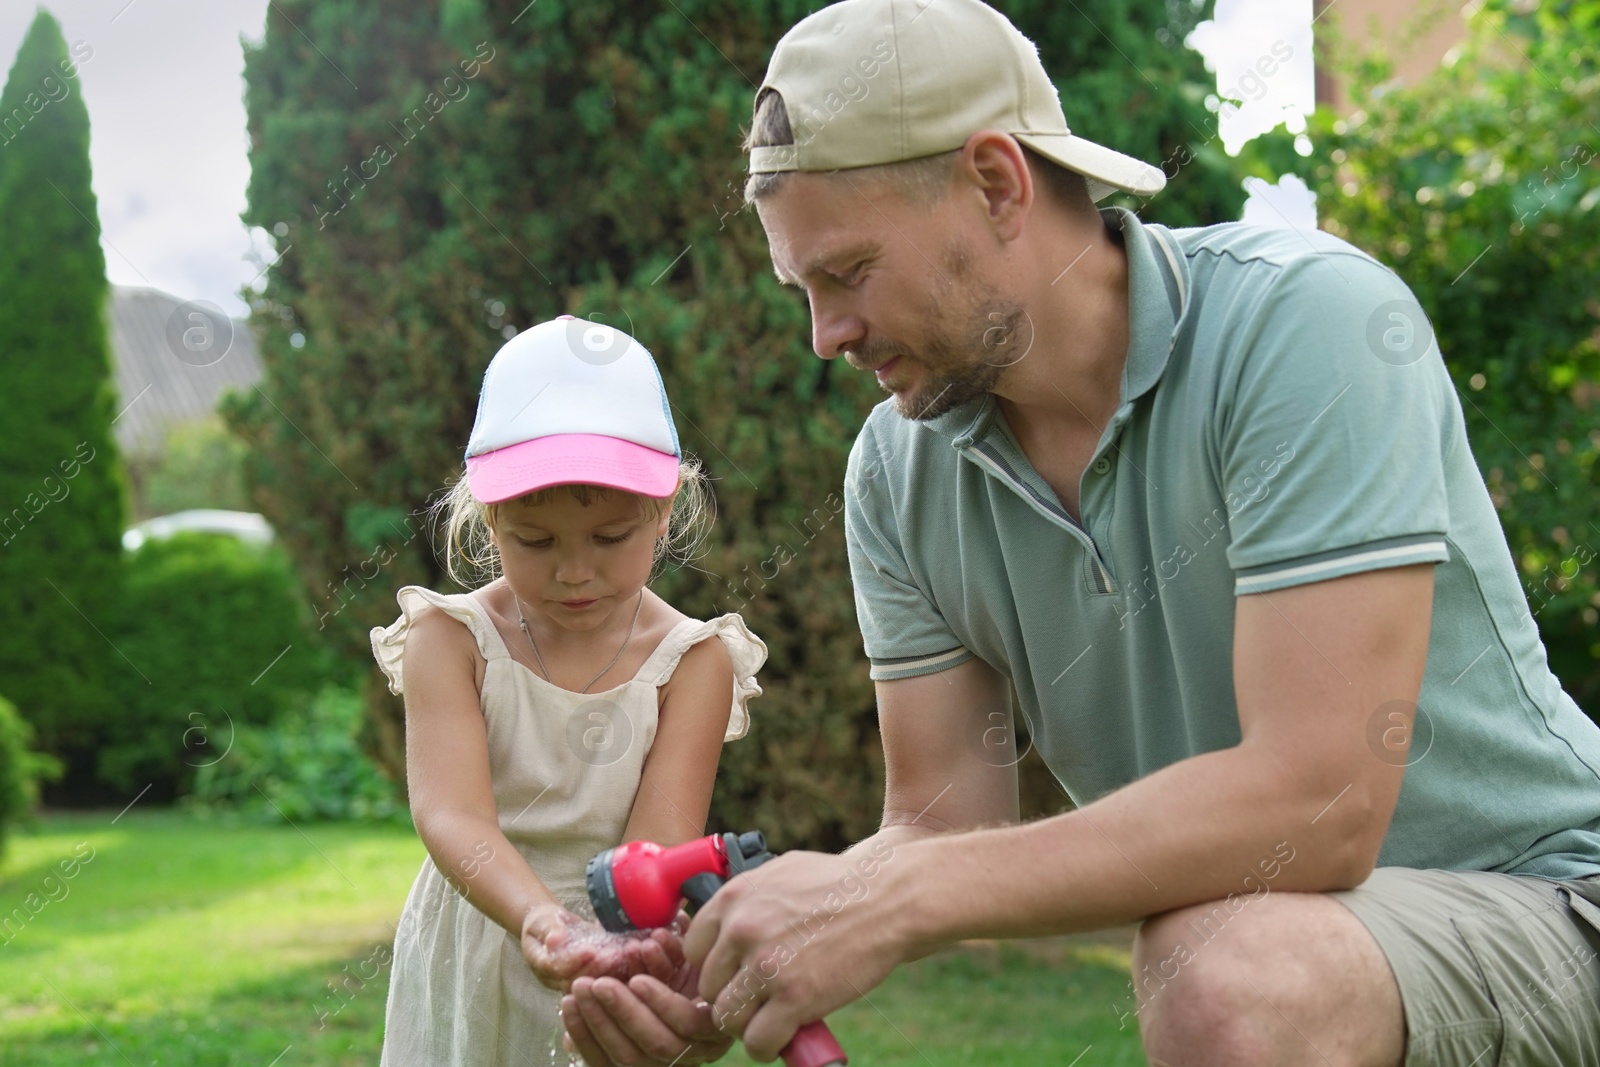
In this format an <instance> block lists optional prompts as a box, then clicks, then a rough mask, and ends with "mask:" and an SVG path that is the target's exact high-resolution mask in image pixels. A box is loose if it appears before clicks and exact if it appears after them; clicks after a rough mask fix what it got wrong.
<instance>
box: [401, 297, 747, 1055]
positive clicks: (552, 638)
mask: <svg viewBox="0 0 1600 1067" xmlns="http://www.w3.org/2000/svg"><path fill="white" fill-rule="evenodd" d="M706 502H707V496H706V492H705V488H704V480H703V476H702V475H701V474H700V472H699V469H698V467H697V466H696V465H695V464H694V463H693V461H692V460H689V461H685V460H684V459H683V457H682V453H681V451H680V449H679V446H678V436H677V430H676V428H675V427H674V426H673V423H672V416H671V414H670V408H669V406H668V403H667V398H666V393H665V391H664V389H663V388H662V385H661V378H660V375H659V374H658V373H657V371H656V366H655V363H654V361H653V360H652V359H651V357H650V354H649V353H648V352H646V351H645V349H644V348H643V347H642V346H641V345H640V344H639V343H638V342H637V341H635V340H634V339H633V338H631V337H629V336H628V335H627V334H624V333H622V332H620V331H618V330H614V329H612V328H610V327H607V326H602V325H597V324H595V323H591V322H585V321H583V320H580V319H573V318H572V317H571V316H563V317H562V318H561V319H557V320H555V321H552V322H546V323H542V324H540V325H538V326H535V327H533V328H532V329H529V330H527V331H525V332H524V333H521V334H518V335H517V336H516V337H515V338H514V339H512V340H511V341H510V342H509V343H507V344H506V345H505V346H504V347H503V348H501V350H500V351H499V353H498V354H496V356H495V357H494V360H493V362H491V363H490V365H489V368H488V370H487V372H486V373H485V374H484V379H483V391H482V393H481V394H480V397H479V400H478V414H477V420H476V422H475V423H474V425H473V430H472V438H471V441H470V442H469V443H468V445H467V461H466V474H465V476H464V477H463V478H461V479H460V480H458V481H457V482H456V483H455V485H454V487H453V488H452V490H451V492H450V495H449V497H448V499H447V500H444V501H441V504H440V506H441V507H442V508H447V509H448V521H447V523H446V528H447V530H448V536H447V538H446V548H447V553H448V559H447V566H448V567H449V569H450V573H451V576H452V577H453V578H455V579H456V580H457V582H458V583H459V584H460V585H462V586H470V585H471V584H472V581H471V579H470V578H469V577H467V576H466V575H464V574H463V573H462V571H463V566H462V565H463V564H466V565H468V567H469V568H470V567H476V568H478V569H479V570H480V573H481V572H482V571H483V570H485V569H487V571H488V573H490V574H494V573H496V572H498V574H499V576H498V577H496V578H495V579H494V580H493V581H490V582H489V583H488V584H486V585H484V586H482V587H481V588H478V589H475V590H474V591H472V592H470V593H463V594H441V593H435V592H433V591H431V590H428V589H423V588H420V587H418V586H406V587H405V588H403V589H401V590H400V592H399V595H398V600H399V603H400V609H401V612H402V614H401V616H400V618H399V619H397V620H396V621H395V622H394V624H393V625H391V626H389V627H388V628H387V629H381V628H375V629H374V630H373V631H372V649H373V654H374V655H375V656H376V657H377V660H378V664H379V666H380V667H382V668H383V671H384V673H385V674H386V675H387V676H388V678H389V685H390V689H391V690H392V691H393V692H395V693H403V694H404V696H405V704H406V777H407V782H408V785H409V787H410V794H411V811H412V816H413V819H414V821H415V823H416V827H417V832H418V834H419V836H421V838H422V841H423V844H425V845H426V846H427V849H428V856H429V858H428V859H427V860H425V861H424V862H423V865H422V872H421V873H420V874H419V875H418V876H417V880H416V883H415V884H414V885H413V886H412V888H411V893H410V895H409V896H408V897H407V899H406V905H405V911H404V913H403V914H402V915H401V919H400V924H399V926H398V928H397V930H396V935H395V946H394V963H393V971H392V974H391V976H390V987H389V1003H388V1011H387V1019H386V1025H385V1034H384V1043H383V1060H382V1063H383V1065H384V1067H451V1065H454V1067H498V1065H512V1064H517V1065H521V1064H538V1065H539V1067H546V1065H548V1064H549V1063H550V1062H551V1061H552V1058H553V1057H554V1055H555V1052H554V1050H555V1049H556V1048H559V1046H560V1035H561V1023H560V1018H559V1003H560V994H559V992H557V990H560V989H563V988H565V987H566V986H567V985H569V984H570V982H571V980H572V979H573V978H575V977H578V976H579V975H586V974H587V975H598V974H613V975H617V976H620V977H626V976H627V975H629V974H633V973H639V972H641V971H649V972H651V973H656V974H657V976H658V977H668V976H670V973H671V970H672V968H673V967H674V966H675V965H676V964H678V963H681V959H682V958H681V954H678V953H677V950H676V944H675V939H674V938H673V937H672V936H671V935H667V934H663V933H657V934H655V935H653V936H652V937H651V938H648V939H646V938H634V939H629V938H623V937H615V936H612V935H606V934H604V933H603V932H602V931H601V930H600V928H599V926H598V925H597V924H594V923H592V922H585V921H584V920H582V919H580V917H579V916H580V915H590V914H592V912H591V911H590V910H589V907H588V901H587V898H586V894H585V889H584V867H585V864H586V863H587V862H588V860H589V858H590V857H591V856H593V855H594V854H595V853H596V852H599V851H600V850H601V849H604V848H609V847H611V846H614V845H617V844H619V843H621V842H623V841H630V840H637V839H648V840H653V841H659V842H662V843H663V844H675V843H679V842H682V841H687V840H689V839H691V838H694V837H698V836H700V835H701V834H703V833H705V819H706V811H707V808H708V806H709V805H710V802H711V785H712V778H713V776H714V775H715V773H716V767H717V758H718V756H719V754H720V752H721V747H722V744H723V742H724V741H728V740H732V739H734V738H737V737H741V736H743V735H744V732H745V730H746V728H747V725H748V716H747V712H746V705H747V704H748V703H749V701H750V699H751V698H752V697H754V696H757V695H759V694H760V692H761V689H760V687H759V686H758V685H757V684H756V680H755V675H756V671H757V670H758V669H759V668H760V666H761V665H762V663H763V662H764V661H765V659H766V654H767V650H766V646H765V645H764V644H763V643H762V642H761V640H760V639H759V638H757V637H756V636H755V635H754V634H752V633H751V632H750V630H749V629H748V628H746V626H745V624H744V620H743V619H741V618H740V617H739V616H738V615H736V614H728V615H723V616H721V617H720V618H716V619H712V620H710V621H709V622H701V621H699V620H698V619H690V618H686V617H685V616H684V615H683V614H682V613H681V612H679V611H677V610H676V609H674V608H673V607H672V606H671V605H670V604H668V603H666V602H665V601H663V600H662V599H661V598H660V597H658V596H656V595H655V594H654V593H652V592H651V591H650V590H649V589H647V588H646V587H645V583H646V582H647V581H648V580H649V577H650V573H651V570H652V566H653V564H654V563H655V562H656V561H657V560H658V559H659V558H660V557H661V556H662V555H663V554H664V552H665V551H666V549H667V548H669V547H672V546H673V545H674V543H675V542H676V543H681V542H682V541H683V540H684V539H685V538H693V536H694V535H695V533H696V532H697V529H696V528H697V527H698V526H701V525H703V524H702V522H701V520H702V519H703V517H704V516H705V515H706V513H707V508H706ZM709 638H716V640H709Z"/></svg>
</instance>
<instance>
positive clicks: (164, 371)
mask: <svg viewBox="0 0 1600 1067" xmlns="http://www.w3.org/2000/svg"><path fill="white" fill-rule="evenodd" d="M110 303H111V308H110V328H111V353H112V362H113V364H114V368H115V374H116V384H117V393H118V395H119V397H120V399H119V400H118V403H117V410H118V411H119V412H121V414H120V415H119V416H118V417H117V420H116V423H115V426H114V427H113V428H114V429H115V431H116V436H117V444H118V446H119V447H120V448H121V449H122V451H123V453H124V454H134V453H139V452H149V451H154V450H157V449H159V448H160V447H161V443H162V441H163V440H164V439H165V438H166V435H167V431H168V430H170V429H171V428H172V427H173V426H175V425H177V424H179V423H184V422H189V421H191V420H194V419H199V418H204V417H205V416H207V415H209V414H211V412H213V411H214V410H215V409H216V406H217V400H218V398H219V397H220V396H221V395H222V391H223V390H224V389H227V388H229V387H232V388H240V389H245V388H249V386H251V385H252V384H254V383H255V382H257V381H259V380H260V379H261V361H260V359H259V358H258V357H257V355H256V345H255V338H254V337H252V336H251V334H250V329H249V327H248V325H247V324H246V323H245V322H244V321H243V320H241V319H227V318H220V317H217V316H216V315H215V314H212V315H211V316H210V317H205V316H201V317H196V315H198V314H199V313H200V311H201V309H200V308H199V307H198V306H185V303H184V301H183V300H181V299H179V298H178V297H176V296H173V295H172V294H170V293H164V292H162V291H161V290H160V289H147V288H145V287H143V286H133V285H113V286H112V287H111V302H110ZM210 306H211V307H212V308H213V309H214V307H215V306H214V305H210ZM229 334H231V336H229Z"/></svg>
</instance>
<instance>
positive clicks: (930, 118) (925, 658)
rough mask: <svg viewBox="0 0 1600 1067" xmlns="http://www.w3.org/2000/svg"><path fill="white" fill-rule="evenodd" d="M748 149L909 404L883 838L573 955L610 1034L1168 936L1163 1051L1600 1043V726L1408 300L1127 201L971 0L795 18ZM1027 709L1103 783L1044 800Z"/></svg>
mask: <svg viewBox="0 0 1600 1067" xmlns="http://www.w3.org/2000/svg"><path fill="white" fill-rule="evenodd" d="M750 140H751V147H750V163H751V168H750V169H751V174H752V176H751V179H750V183H749V185H748V187H747V196H748V197H749V198H751V199H753V200H754V202H755V204H756V208H757V211H758V213H759V215H760V217H761V221H762V225H763V226H764V228H765V229H766V232H767V236H768V239H769V243H770V246H771V252H772V260H773V265H774V267H775V269H776V270H777V273H778V276H779V278H780V279H782V280H784V281H786V282H788V283H791V284H796V285H798V286H800V287H802V288H803V289H804V291H805V292H806V295H807V296H808V298H809V300H810V304H811V314H812V321H813V339H812V340H813V346H814V347H815V349H816V351H817V354H818V355H819V356H821V357H822V358H824V359H832V358H836V357H838V356H841V355H842V356H844V357H845V358H846V359H847V360H848V361H849V362H850V364H851V365H852V366H855V367H858V368H860V369H863V370H869V371H872V372H873V373H875V374H876V376H877V378H878V380H879V382H880V383H881V384H882V386H883V387H884V389H885V390H886V391H888V392H889V393H890V394H891V397H890V399H889V400H887V401H885V403H883V404H881V405H879V406H878V408H877V409H875V410H874V411H873V413H872V415H871V416H870V417H869V418H868V420H867V422H866V425H865V426H864V428H863V429H862V432H861V434H860V436H859V438H858V439H857V441H856V444H855V447H854V449H853V450H852V452H851V456H850V463H849V469H848V473H847V478H846V490H847V493H846V497H847V509H846V518H847V535H848V538H849V547H850V554H851V565H852V570H853V576H854V582H855V588H856V599H857V614H858V617H859V621H860V625H861V628H862V633H863V637H864V640H865V645H866V651H867V654H868V655H869V657H870V658H871V660H872V674H873V677H874V678H875V679H876V680H877V695H878V707H879V716H880V721H881V725H882V733H883V742H884V751H885V757H886V761H887V797H886V801H885V811H884V819H883V828H882V829H881V830H880V832H879V833H878V834H877V835H875V836H874V837H873V838H871V839H869V840H868V841H866V842H863V843H861V844H859V845H857V846H856V847H855V848H853V849H851V850H850V851H849V852H847V853H846V854H844V855H843V856H824V855H819V854H812V853H797V854H791V855H788V856H785V857H783V858H782V859H780V860H778V861H776V862H774V863H772V864H770V865H768V866H766V867H764V868H762V869H761V870H759V871H758V872H753V874H752V875H751V876H749V877H742V878H739V879H736V880H735V881H734V882H732V883H731V884H730V885H729V886H728V888H727V889H725V890H724V891H723V892H722V893H720V894H719V895H718V896H717V897H716V898H715V899H714V900H713V901H712V902H711V904H710V905H708V906H707V907H706V908H705V909H704V910H703V911H702V912H701V913H700V915H699V916H698V917H697V918H696V919H695V922H694V924H693V926H692V927H691V929H690V931H689V933H688V935H687V938H686V942H685V949H686V952H687V954H688V957H689V959H690V960H692V961H694V962H695V963H696V964H698V967H699V970H698V973H697V974H696V973H695V972H693V971H686V972H684V973H685V976H686V977H685V981H683V982H681V983H680V988H679V989H678V990H677V991H674V990H672V989H669V988H668V986H666V985H664V984H662V983H659V982H656V981H655V980H654V979H651V978H647V977H641V978H636V979H633V980H632V983H631V985H629V986H624V985H623V984H622V983H620V982H616V981H614V980H608V979H602V980H599V981H596V982H590V981H588V980H582V981H580V982H578V983H576V984H575V987H574V992H573V995H572V996H571V997H570V998H568V1000H567V1001H566V1003H565V1005H564V1013H565V1016H566V1018H567V1021H568V1026H569V1030H570V1031H571V1032H572V1034H573V1037H574V1040H575V1043H576V1045H577V1047H578V1048H579V1049H580V1051H582V1052H583V1053H584V1055H585V1056H586V1058H588V1059H589V1060H590V1062H591V1063H598V1064H604V1063H613V1062H615V1063H633V1062H670V1061H671V1060H672V1059H673V1058H674V1057H675V1056H681V1057H682V1058H681V1059H679V1061H678V1062H701V1061H703V1060H705V1059H708V1058H713V1057H714V1056H716V1055H718V1054H720V1052H721V1051H722V1050H723V1048H724V1047H725V1046H726V1038H725V1036H723V1035H724V1033H725V1032H729V1033H734V1034H739V1035H741V1036H742V1038H743V1040H744V1042H745V1044H746V1046H747V1048H748V1049H749V1050H750V1052H751V1054H752V1055H753V1056H755V1057H756V1058H757V1059H767V1058H770V1057H771V1056H773V1055H774V1054H776V1053H777V1051H778V1050H779V1049H780V1048H781V1047H782V1046H783V1045H784V1044H785V1042H787V1041H788V1040H789V1038H790V1037H791V1036H792V1034H793V1033H794V1031H795V1029H796V1028H797V1027H798V1026H800V1025H801V1024H803V1023H806V1022H808V1021H810V1020H813V1019H816V1018H820V1017H822V1016H825V1015H826V1014H827V1013H828V1012H830V1011H832V1010H834V1009H835V1008H837V1007H839V1006H841V1005H843V1004H845V1003H847V1002H849V1001H851V1000H853V999H855V998H857V997H859V996H862V995H864V994H865V993H867V992H869V991H870V990H871V989H872V987H873V986H874V985H876V984H877V983H878V982H880V981H882V979H883V978H884V977H885V975H887V974H888V973H889V971H890V970H891V969H893V968H894V967H895V966H897V965H898V964H900V963H901V962H904V961H906V960H909V959H913V958H916V957H918V956H921V955H925V954H927V953H928V952H930V951H933V950H935V949H936V948H938V947H940V946H942V945H947V944H950V943H951V942H953V941H956V940H958V939H961V938H969V937H1026V936H1035V935H1044V934H1057V933H1065V932H1071V931H1080V930H1091V929H1096V928H1102V927H1107V926H1111V925H1115V924H1119V923H1125V922H1131V921H1139V920H1142V925H1141V926H1140V928H1139V933H1138V936H1137V941H1136V944H1135V947H1134V983H1135V991H1136V993H1137V996H1138V1002H1139V1009H1140V1010H1139V1024H1140V1030H1141V1036H1142V1038H1143V1040H1144V1043H1145V1049H1146V1052H1147V1054H1148V1056H1149V1058H1150V1061H1151V1062H1152V1063H1155V1064H1183V1065H1199V1064H1230V1065H1241V1064H1295V1063H1327V1064H1330V1065H1338V1067H1343V1065H1347V1064H1349V1065H1385V1067H1388V1065H1398V1064H1401V1063H1405V1064H1407V1065H1412V1067H1414V1065H1435V1064H1437V1065H1445V1064H1462V1065H1466V1064H1474V1065H1478V1067H1488V1065H1490V1064H1496V1063H1499V1064H1557V1063H1559V1064H1577V1063H1585V1064H1600V1007H1597V1004H1600V881H1594V880H1592V879H1594V878H1595V877H1596V876H1600V730H1597V729H1596V727H1595V726H1594V724H1592V723H1591V722H1590V721H1589V720H1588V719H1587V718H1585V717H1584V716H1583V714H1582V713H1581V712H1580V710H1579V709H1578V708H1577V706H1576V705H1575V704H1574V703H1573V701H1572V700H1571V698H1570V697H1568V696H1567V695H1566V694H1565V693H1564V692H1562V690H1561V688H1560V685H1559V683H1558V682H1557V681H1556V679H1555V678H1554V677H1553V676H1552V674H1551V673H1550V671H1549V669H1548V667H1547V665H1546V662H1545V657H1544V650H1543V648H1542V646H1541V644H1540V642H1539V638H1538V632H1537V629H1536V628H1535V626H1534V624H1533V620H1532V618H1531V616H1530V614H1529V611H1528V608H1527V604H1526V601H1525V600H1524V598H1523V596H1522V592H1521V589H1520V586H1519V584H1518V581H1517V576H1516V572H1515V569H1514V566H1513V563H1512V561H1511V558H1510V554H1509V552H1508V550H1507V546H1506V542H1505V539H1504V535H1503V533H1502V531H1501V529H1500V526H1499V523H1498V520H1497V517H1496V515H1495V512H1494V508H1493V506H1492V503H1491V501H1490V499H1489V496H1488V493H1487V491H1486V489H1485V487H1484V484H1483V480H1482V478H1481V476H1480V475H1479V472H1478V470H1477V468H1476V466H1475V464H1474V462H1473V459H1472V456H1471V452H1470V450H1469V448H1468V443H1467V441H1466V437H1465V429H1464V426H1463V422H1462V417H1461V410H1460V406H1459V403H1458V401H1457V398H1456V395H1455V392H1454V389H1453V387H1452V384H1451V381H1450V378H1449V376H1448V374H1447V372H1446V370H1445V368H1444V365H1443V363H1442V361H1441V359H1440V356H1439V351H1438V348H1437V346H1436V345H1434V344H1433V340H1432V333H1431V330H1430V328H1429V325H1428V323H1427V320H1426V319H1425V317H1424V316H1423V315H1422V313H1421V310H1420V309H1419V308H1418V307H1417V305H1416V302H1415V300H1414V298H1413V297H1412V296H1411V294H1410V292H1409V291H1408V290H1407V289H1406V287H1405V285H1404V284H1403V283H1402V282H1401V281H1400V280H1399V279H1398V278H1396V277H1395V276H1394V275H1393V274H1392V273H1391V272H1390V271H1388V270H1387V269H1385V268H1383V267H1382V266H1380V265H1379V264H1377V263H1376V262H1375V261H1373V260H1372V259H1371V258H1370V257H1367V256H1365V255H1364V254H1362V253H1360V252H1359V251H1357V250H1355V249H1353V248H1351V247H1350V246H1348V245H1346V244H1344V243H1343V242H1340V241H1338V240H1336V239H1333V238H1331V237H1328V236H1327V235H1324V234H1320V233H1301V232H1296V231H1289V230H1258V229H1252V228H1248V227H1243V226H1239V225H1223V226H1215V227H1209V228H1205V229H1196V230H1186V231H1169V230H1166V229H1164V228H1162V227H1158V226H1155V225H1149V224H1144V223H1141V222H1140V221H1139V220H1138V219H1137V218H1136V217H1135V216H1134V215H1133V214H1132V213H1130V212H1127V211H1107V212H1099V211H1097V210H1096V209H1095V208H1094V204H1093V200H1094V199H1097V198H1099V197H1100V196H1103V195H1104V194H1106V193H1108V192H1110V191H1112V190H1114V189H1122V190H1125V191H1128V192H1132V193H1134V194H1137V195H1139V196H1149V195H1151V194H1153V193H1155V192H1156V191H1157V190H1158V189H1159V188H1160V186H1161V184H1162V176H1161V174H1160V173H1159V172H1157V171H1155V170H1154V169H1153V168H1150V167H1148V166H1146V165H1144V164H1142V163H1139V162H1137V161H1135V160H1132V159H1129V158H1128V157H1126V156H1122V155H1120V154H1118V153H1115V152H1113V151H1111V150H1109V149H1107V148H1104V147H1102V146H1099V145H1096V144H1092V143H1090V142H1086V141H1084V140H1083V139H1082V138H1078V137H1075V136H1073V135H1071V134H1070V132H1069V131H1068V129H1067V126H1066V123H1065V120H1064V118H1063V115H1062V112H1061V110H1060V104H1059V101H1058V100H1057V98H1056V94H1055V91H1054V88H1053V87H1052V85H1051V83H1050V81H1049V79H1048V77H1047V75H1046V74H1045V72H1044V70H1043V69H1042V67H1041V66H1040V64H1039V61H1038V58H1037V54H1036V51H1035V50H1034V48H1033V47H1032V45H1031V44H1030V43H1029V42H1028V41H1027V40H1026V39H1025V38H1023V37H1022V36H1021V35H1020V34H1019V33H1018V32H1017V31H1016V29H1015V28H1014V27H1012V26H1011V25H1010V23H1009V22H1007V21H1006V20H1005V19H1004V18H1003V17H1001V16H1000V15H998V14H996V13H995V12H993V11H992V10H990V9H989V8H987V7H985V6H983V5H982V4H980V3H977V2H976V0H934V2H932V3H926V4H914V3H910V2H904V0H847V2H845V3H841V4H837V5H835V6H833V7H829V8H826V9H824V10H822V11H820V12H817V13H816V14H813V15H811V16H809V17H808V18H806V19H805V20H804V21H802V22H801V23H799V24H798V25H797V26H795V27H794V29H792V30H791V31H790V32H789V34H787V35H786V36H785V38H784V39H783V41H782V42H780V44H779V45H778V48H777V50H776V52H775V53H774V55H773V58H772V63H771V66H770V68H769V70H768V72H767V77H766V80H765V82H764V84H763V86H762V88H761V90H760V91H759V93H758V96H757V101H756V116H755V123H754V128H753V130H752V133H751V139H750ZM1012 693H1014V694H1015V696H1016V699H1017V700H1018V702H1019V703H1020V705H1021V709H1022V711H1023V713H1024V715H1025V718H1026V719H1027V722H1028V724H1029V732H1030V735H1031V739H1032V743H1033V744H1035V745H1036V746H1037V747H1038V749H1039V751H1040V753H1041V755H1042V756H1043V757H1044V759H1045V762H1046V763H1047V764H1048V765H1049V766H1050V768H1051V770H1052V771H1053V772H1054V773H1055V775H1056V776H1057V777H1058V778H1059V779H1060V781H1061V783H1062V784H1063V786H1064V787H1065V788H1066V789H1067V791H1068V792H1069V793H1070V794H1071V796H1072V799H1073V800H1074V801H1075V803H1076V804H1077V810H1075V811H1073V812H1070V813H1068V814H1065V815H1061V816H1058V817H1056V818H1052V819H1046V820H1042V821H1038V822H1034V823H1031V824H1028V825H1014V824H1015V823H1017V820H1018V809H1017V793H1016V779H1015V771H1014V766H1013V763H1014V756H1013V755H1012V754H1011V752H1010V751H1009V750H1008V749H1006V748H1005V746H1001V748H1000V750H999V751H998V752H997V750H996V748H995V746H994V745H993V743H992V741H993V738H994V736H995V729H994V728H995V727H996V725H997V724H999V725H1000V726H1002V727H1004V726H1006V725H1008V724H1009V723H1010V721H1011V715H1012V709H1011V694H1012ZM757 875H759V877H757ZM1586 879H1590V880H1586ZM696 992H698V993H699V994H700V995H701V996H703V997H704V998H705V999H706V1001H708V1002H710V1003H709V1006H706V1005H699V1004H697V1003H696V1002H695V1001H694V1000H693V999H691V998H692V995H693V994H694V993H696ZM684 994H688V995H684Z"/></svg>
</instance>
